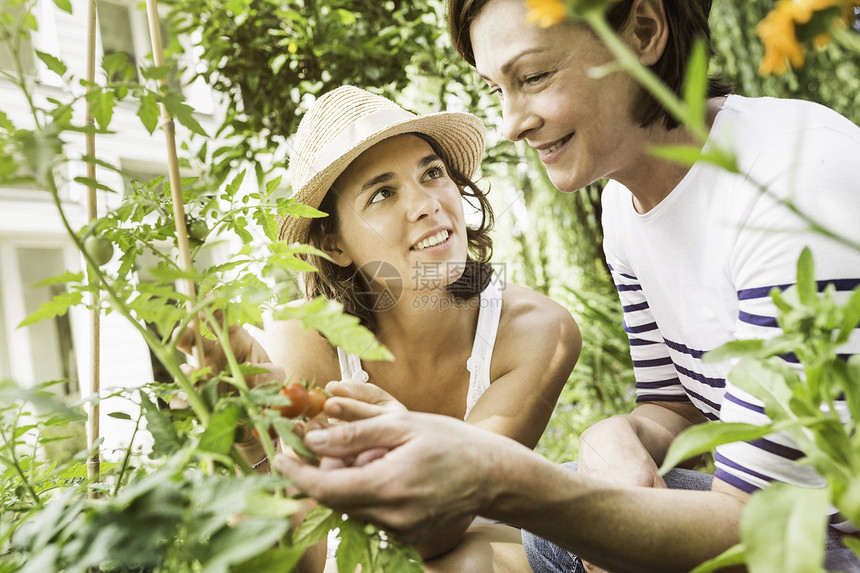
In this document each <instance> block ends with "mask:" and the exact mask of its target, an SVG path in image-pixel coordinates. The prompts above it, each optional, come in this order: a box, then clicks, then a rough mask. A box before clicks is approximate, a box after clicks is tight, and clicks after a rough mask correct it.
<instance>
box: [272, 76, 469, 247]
mask: <svg viewBox="0 0 860 573" xmlns="http://www.w3.org/2000/svg"><path fill="white" fill-rule="evenodd" d="M404 133H422V134H425V135H429V136H430V137H432V138H433V139H434V140H435V141H436V142H437V143H438V144H439V150H440V152H441V153H442V160H443V161H444V162H445V163H446V164H447V165H448V166H450V167H452V168H454V169H456V170H457V171H459V172H460V173H462V174H464V175H465V176H466V177H471V176H472V175H474V173H475V171H477V169H478V165H480V163H481V157H482V156H483V154H484V125H483V123H482V122H481V120H480V119H478V118H477V117H475V116H474V115H471V114H468V113H459V112H441V113H431V114H428V115H421V116H418V115H415V114H413V113H410V112H408V111H406V110H405V109H403V108H401V107H400V106H398V105H397V104H395V103H394V102H393V101H391V100H388V99H386V98H384V97H381V96H378V95H374V94H372V93H369V92H366V91H364V90H362V89H359V88H356V87H353V86H341V87H339V88H337V89H336V90H333V91H330V92H328V93H327V94H325V95H324V96H322V97H321V98H320V99H318V100H317V101H316V102H315V103H314V105H313V107H312V108H311V109H310V110H309V111H308V112H307V114H306V115H305V117H303V118H302V121H301V123H300V124H299V129H298V131H297V133H296V141H295V150H294V152H293V154H292V156H291V157H290V178H291V181H292V187H293V190H294V191H295V193H294V195H293V198H294V199H296V200H297V201H298V202H300V203H303V204H305V205H309V206H311V207H314V208H317V207H319V205H320V203H322V200H323V197H325V194H326V193H327V192H328V191H329V189H330V188H331V186H332V184H333V183H334V181H335V179H337V178H338V177H339V176H340V174H341V173H343V171H344V170H345V169H346V168H347V167H348V166H349V164H350V163H352V161H353V160H355V159H356V158H357V157H358V156H359V155H361V154H362V153H363V152H364V151H366V150H368V149H370V148H371V147H372V146H373V145H375V144H377V143H379V142H380V141H382V140H383V139H387V138H389V137H394V136H395V135H401V134H404ZM310 222H311V220H310V219H308V218H305V217H302V218H300V219H295V218H293V217H286V218H285V219H283V220H282V221H281V222H280V225H279V226H278V239H280V240H282V241H287V242H289V243H295V242H300V243H304V242H307V240H308V229H309V227H310Z"/></svg>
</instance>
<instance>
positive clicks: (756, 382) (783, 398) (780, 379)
mask: <svg viewBox="0 0 860 573" xmlns="http://www.w3.org/2000/svg"><path fill="white" fill-rule="evenodd" d="M771 360H779V359H771ZM787 368H788V366H786V365H785V364H784V363H782V362H780V363H778V364H777V363H774V362H771V361H767V362H759V361H756V360H753V359H751V358H742V359H741V360H740V361H739V362H738V363H737V364H736V365H735V366H734V368H732V369H731V371H730V372H729V376H728V378H729V381H730V382H731V383H732V384H734V385H735V386H737V387H738V388H740V389H741V390H743V391H744V392H747V393H748V394H751V395H752V396H755V397H757V398H758V399H759V400H762V401H763V402H764V403H765V411H766V412H767V414H768V415H769V416H770V417H771V418H772V419H776V417H778V416H786V415H788V416H791V408H790V406H789V401H790V400H791V397H792V392H791V388H789V385H788V383H787V382H786V377H787V376H792V377H794V378H796V377H797V374H796V373H794V372H793V371H790V370H787Z"/></svg>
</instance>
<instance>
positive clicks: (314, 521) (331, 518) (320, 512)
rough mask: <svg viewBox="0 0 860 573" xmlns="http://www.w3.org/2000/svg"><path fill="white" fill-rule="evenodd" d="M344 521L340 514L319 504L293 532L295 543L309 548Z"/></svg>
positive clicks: (297, 545)
mask: <svg viewBox="0 0 860 573" xmlns="http://www.w3.org/2000/svg"><path fill="white" fill-rule="evenodd" d="M342 521H343V520H342V519H341V517H340V514H337V513H335V512H334V511H333V510H331V509H329V508H327V507H324V506H322V505H318V506H317V507H315V508H313V509H312V510H310V511H309V512H308V514H307V516H305V519H304V521H302V524H301V525H300V526H299V527H298V528H297V529H296V531H295V533H293V545H295V546H296V547H301V548H302V549H305V548H308V547H310V546H311V545H314V544H315V543H317V542H319V541H322V540H323V539H325V538H326V535H328V532H329V531H331V530H332V529H334V528H336V527H338V526H339V525H340V524H341V522H342Z"/></svg>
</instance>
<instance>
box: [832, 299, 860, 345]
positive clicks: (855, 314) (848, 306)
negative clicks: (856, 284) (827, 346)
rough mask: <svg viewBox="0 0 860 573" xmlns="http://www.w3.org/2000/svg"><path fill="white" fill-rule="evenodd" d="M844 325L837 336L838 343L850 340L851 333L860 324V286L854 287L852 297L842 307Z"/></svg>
mask: <svg viewBox="0 0 860 573" xmlns="http://www.w3.org/2000/svg"><path fill="white" fill-rule="evenodd" d="M842 313H843V314H842V326H841V328H840V329H839V334H838V335H837V337H836V344H837V345H841V344H845V343H846V342H848V338H849V337H850V336H851V333H852V332H853V331H854V329H855V328H857V325H858V324H860V288H856V289H854V292H852V293H851V297H850V298H849V299H848V301H846V303H845V305H844V306H843V307H842Z"/></svg>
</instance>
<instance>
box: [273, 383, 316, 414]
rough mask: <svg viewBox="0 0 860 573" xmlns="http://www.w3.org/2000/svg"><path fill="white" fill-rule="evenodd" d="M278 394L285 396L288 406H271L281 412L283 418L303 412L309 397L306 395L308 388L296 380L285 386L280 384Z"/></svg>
mask: <svg viewBox="0 0 860 573" xmlns="http://www.w3.org/2000/svg"><path fill="white" fill-rule="evenodd" d="M278 394H280V395H281V396H286V397H287V398H288V399H289V400H290V404H289V405H288V406H272V408H273V409H275V410H277V411H278V412H280V413H281V416H283V417H284V418H295V417H296V416H299V415H301V413H302V412H304V411H305V410H306V409H307V407H308V404H309V403H310V398H309V397H308V389H307V388H305V387H304V386H303V385H302V384H299V383H298V382H290V383H289V384H287V385H285V386H281V389H280V390H278Z"/></svg>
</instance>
